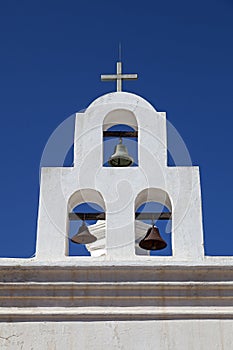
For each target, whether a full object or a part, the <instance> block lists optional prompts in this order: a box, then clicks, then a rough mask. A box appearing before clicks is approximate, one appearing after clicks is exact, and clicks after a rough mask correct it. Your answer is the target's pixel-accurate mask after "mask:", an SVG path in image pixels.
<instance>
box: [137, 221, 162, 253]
mask: <svg viewBox="0 0 233 350" xmlns="http://www.w3.org/2000/svg"><path fill="white" fill-rule="evenodd" d="M166 246H167V243H166V242H165V241H164V240H163V239H162V237H161V236H160V233H159V229H158V227H156V226H154V225H152V227H151V228H149V230H148V231H147V233H146V235H145V237H144V238H143V239H142V240H141V241H140V243H139V247H141V248H143V249H146V250H160V249H164V248H166Z"/></svg>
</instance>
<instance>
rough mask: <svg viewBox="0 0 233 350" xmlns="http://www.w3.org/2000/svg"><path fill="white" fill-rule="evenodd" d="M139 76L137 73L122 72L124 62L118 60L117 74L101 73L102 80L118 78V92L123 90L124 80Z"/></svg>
mask: <svg viewBox="0 0 233 350" xmlns="http://www.w3.org/2000/svg"><path fill="white" fill-rule="evenodd" d="M137 78H138V75H137V74H122V62H117V74H101V80H102V81H112V80H116V83H117V91H118V92H119V91H122V80H132V79H133V80H135V79H137Z"/></svg>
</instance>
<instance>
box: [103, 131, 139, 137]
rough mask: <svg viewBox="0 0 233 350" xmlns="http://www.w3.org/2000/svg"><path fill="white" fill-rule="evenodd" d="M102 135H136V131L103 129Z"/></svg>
mask: <svg viewBox="0 0 233 350" xmlns="http://www.w3.org/2000/svg"><path fill="white" fill-rule="evenodd" d="M103 136H104V137H138V132H137V131H104V132H103Z"/></svg>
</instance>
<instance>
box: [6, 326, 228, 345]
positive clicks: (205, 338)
mask: <svg viewBox="0 0 233 350" xmlns="http://www.w3.org/2000/svg"><path fill="white" fill-rule="evenodd" d="M232 344H233V322H232V320H172V321H171V320H163V321H128V322H127V321H111V322H109V321H108V322H101V321H96V322H95V321H93V322H86V323H85V322H61V323H57V322H40V323H37V322H35V323H24V324H20V323H13V324H9V323H3V324H1V330H0V348H1V350H9V349H10V350H17V349H21V350H42V349H43V350H45V349H46V350H64V349H69V350H77V349H79V350H87V349H116V350H119V349H122V350H142V349H146V350H149V349H159V350H206V349H211V350H230V349H232Z"/></svg>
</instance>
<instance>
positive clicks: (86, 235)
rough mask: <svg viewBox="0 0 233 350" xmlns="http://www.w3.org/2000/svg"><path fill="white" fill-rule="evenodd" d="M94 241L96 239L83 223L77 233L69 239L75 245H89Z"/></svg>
mask: <svg viewBox="0 0 233 350" xmlns="http://www.w3.org/2000/svg"><path fill="white" fill-rule="evenodd" d="M96 240H97V238H96V237H95V236H93V235H92V234H91V233H90V231H89V230H88V227H87V225H86V224H85V222H84V221H83V223H82V226H80V227H79V229H78V233H76V234H75V235H74V236H73V237H72V238H71V242H73V243H77V244H89V243H93V242H95V241H96Z"/></svg>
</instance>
